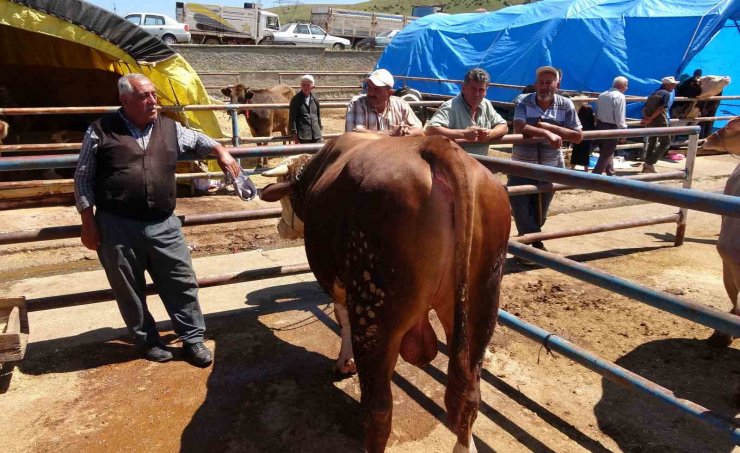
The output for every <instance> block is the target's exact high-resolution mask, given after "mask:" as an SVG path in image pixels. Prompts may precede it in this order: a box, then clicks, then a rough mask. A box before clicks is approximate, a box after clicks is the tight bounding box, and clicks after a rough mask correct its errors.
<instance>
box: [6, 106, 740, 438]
mask: <svg viewBox="0 0 740 453" xmlns="http://www.w3.org/2000/svg"><path fill="white" fill-rule="evenodd" d="M337 104H338V105H336V106H334V105H331V106H330V105H327V107H337V108H339V107H343V106H344V105H345V104H344V103H337ZM438 104H439V102H436V101H434V102H430V103H420V104H419V105H428V106H434V105H438ZM285 107H286V106H283V105H226V106H220V107H214V106H190V107H185V109H227V110H230V111H231V112H234V113H232V115H235V112H236V111H237V109H244V108H247V109H256V108H285ZM17 110H18V111H12V110H11V109H6V112H5V113H15V114H20V113H24V114H33V113H35V112H34V111H31V110H30V109H26V110H23V109H17ZM92 111H94V112H95V113H101V112H104V111H110V110H105V109H102V108H96V109H93V110H89V109H86V110H84V112H87V113H89V112H92ZM0 113H3V112H0ZM68 113H82V111H81V110H77V111H72V110H70V111H68ZM666 132H669V133H672V134H684V135H689V142H688V143H689V146H688V152H687V160H686V168H685V169H684V170H683V171H676V172H671V173H660V174H656V175H636V176H631V177H626V178H619V179H614V178H609V177H605V176H600V175H590V174H582V173H578V172H573V171H568V170H559V169H551V168H541V167H538V166H528V165H525V164H517V163H513V162H509V161H506V160H503V159H496V158H487V157H483V158H479V160H480V161H481V162H482V163H483V164H484V165H486V166H487V167H489V168H491V169H492V170H493V171H501V172H504V173H511V174H516V175H519V176H527V177H532V178H534V179H538V180H543V181H550V184H542V185H540V186H520V187H517V188H516V189H515V190H511V193H510V196H517V195H519V194H524V193H536V192H543V191H552V190H564V189H567V188H573V187H579V188H585V189H589V190H596V191H603V192H607V193H616V194H620V195H626V196H629V197H633V198H637V199H642V200H648V201H654V202H660V203H665V204H669V205H673V206H678V207H680V211H679V212H678V213H677V214H672V215H667V216H661V217H651V218H642V219H635V220H629V221H624V222H620V223H613V224H601V225H593V226H588V227H582V228H579V229H576V230H570V231H550V232H547V233H541V234H539V235H528V236H525V237H521V238H516V239H515V240H511V241H510V243H509V252H510V253H511V254H513V255H514V256H520V257H523V258H526V259H529V260H532V261H534V262H536V263H538V264H540V265H542V266H545V267H550V268H553V269H555V270H556V271H558V272H562V273H565V274H567V275H570V276H572V277H575V278H578V279H581V280H584V281H587V282H589V283H591V284H594V285H597V286H601V287H603V288H607V289H608V290H610V291H613V292H615V293H619V294H622V295H625V296H627V297H630V298H633V299H635V300H638V301H641V302H644V303H647V304H651V305H654V306H657V307H659V308H661V309H663V310H666V311H668V312H670V313H672V314H675V315H677V316H682V317H684V318H687V319H690V320H692V321H695V322H698V323H701V324H703V325H706V326H709V327H712V328H716V329H719V330H722V331H725V332H728V333H730V334H732V335H735V336H740V321H738V319H737V317H733V316H731V315H728V314H727V313H723V312H720V311H717V310H714V309H711V308H707V307H705V306H703V305H700V304H697V303H693V302H690V301H686V300H683V299H682V298H678V297H675V296H673V295H671V294H666V293H662V292H660V291H655V290H652V289H650V288H648V287H645V286H642V285H637V284H634V283H632V282H629V281H625V280H623V279H620V278H618V277H615V276H614V275H610V274H607V273H604V272H600V271H598V270H595V269H593V268H590V267H589V266H586V265H583V264H580V263H577V262H575V261H572V260H568V259H564V258H561V257H558V256H557V255H555V254H552V253H548V252H542V251H539V250H536V249H534V248H532V247H528V246H526V245H523V244H524V243H528V242H534V241H538V240H543V239H552V238H558V237H569V236H576V235H582V234H589V233H594V232H603V231H615V230H619V229H625V228H632V227H637V226H645V225H653V224H660V223H676V224H677V232H676V235H675V237H676V240H675V245H681V243H682V241H683V234H684V233H683V232H684V230H685V227H686V221H687V214H688V209H692V210H697V211H705V212H711V213H714V214H721V215H732V216H738V215H740V201H739V200H738V199H736V198H732V197H727V196H723V195H716V194H709V193H701V192H697V191H692V190H690V188H691V181H692V171H693V164H694V159H695V156H696V151H697V144H698V135H697V134H698V127H696V126H684V127H672V128H668V129H665V128H662V129H659V130H655V129H641V130H635V129H632V130H626V131H608V132H606V131H598V132H597V131H593V132H585V133H584V139H587V140H588V139H597V138H619V137H646V136H650V135H657V134H665V133H666ZM234 137H235V138H236V139H232V140H233V142H234V144H237V145H238V144H239V140H238V137H239V134H238V129H236V128H235V130H234ZM526 140H531V139H524V138H523V137H521V136H516V135H509V136H506V137H505V138H504V139H503V140H502V141H501V143H503V144H513V143H521V142H523V141H526ZM21 146H22V145H21ZM26 146H28V145H26ZM31 146H33V145H31ZM53 146H59V145H50V147H49V148H46V149H43V150H44V151H46V150H51V149H59V148H53ZM75 146H77V149H79V144H67V145H64V147H66V149H75ZM320 146H321V145H295V146H294V145H288V146H285V145H283V146H270V147H268V148H264V147H261V148H257V147H240V146H237V147H233V148H230V150H231V151H232V153H233V155H234V156H236V157H243V158H247V157H250V158H251V157H275V156H287V155H292V154H296V153H313V152H316V151H317V150H318V149H319V148H320ZM19 149H23V148H19ZM76 159H77V156H75V155H63V156H30V157H29V156H24V157H16V158H13V157H2V158H0V171H13V170H29V169H49V168H71V167H74V166H75V164H76ZM189 159H192V157H189ZM661 180H682V181H683V187H684V188H683V189H669V188H664V187H660V186H655V185H653V184H649V182H650V181H661ZM278 216H279V210H277V209H266V210H261V211H259V212H258V211H242V212H232V213H211V214H203V215H200V216H198V215H196V216H185V217H184V218H183V223H184V225H191V224H209V223H217V222H232V221H241V220H248V219H258V218H259V219H264V218H273V217H278ZM78 235H79V226H67V227H47V228H44V229H42V230H36V231H19V232H11V233H2V234H0V244H12V243H20V242H29V241H44V240H50V239H59V238H69V237H76V236H78ZM309 271H310V269H309V268H308V266H307V265H306V264H305V263H298V264H289V265H281V266H276V267H272V268H264V269H260V270H258V271H253V272H247V273H232V274H225V275H220V276H216V277H209V278H207V279H202V280H201V281H199V283H200V284H201V286H202V287H208V286H212V285H221V284H230V283H235V282H240V281H248V280H253V279H263V278H271V277H274V276H276V275H291V274H296V273H306V272H309ZM148 290H150V288H149V289H148ZM110 299H111V294H110V292H108V291H98V292H95V293H76V294H70V295H68V296H63V297H60V296H54V297H46V298H35V299H28V300H26V307H27V309H28V310H29V311H38V310H46V309H51V308H60V307H65V306H72V305H80V304H87V303H92V302H100V301H104V300H110ZM499 319H500V321H499V322H500V323H501V324H502V325H505V326H507V327H510V328H512V329H513V330H515V331H517V332H519V333H521V334H522V335H524V336H526V337H528V338H530V339H533V340H535V341H537V342H540V343H542V344H543V345H544V346H545V347H547V348H548V349H551V350H554V351H559V352H561V353H563V354H564V355H566V356H568V357H569V358H571V359H572V360H574V361H576V362H577V363H579V364H581V365H584V366H586V367H587V368H589V369H591V370H593V371H596V372H597V373H599V374H601V375H602V376H605V377H606V378H607V379H610V380H612V381H614V382H617V383H619V384H620V385H623V386H625V387H627V388H629V389H630V390H636V391H641V392H644V393H647V394H649V395H651V396H655V397H657V398H659V399H660V400H661V401H663V402H665V403H668V404H670V405H673V406H675V407H677V408H679V409H681V410H682V411H684V412H686V413H688V414H690V415H692V416H694V417H696V418H698V419H699V420H701V421H703V422H705V423H707V424H709V425H711V426H713V427H715V428H718V429H720V430H722V431H724V432H725V433H726V434H728V435H729V437H730V438H731V439H732V442H733V443H735V444H737V445H740V430H738V428H737V427H736V426H735V424H734V422H733V421H731V420H727V419H724V418H721V417H718V416H716V415H714V414H713V413H712V412H711V411H710V410H709V409H707V408H704V407H702V406H700V405H697V404H695V403H692V402H690V401H686V400H683V399H681V398H677V397H675V396H674V395H673V394H672V392H671V391H670V390H668V389H665V388H663V387H661V386H660V385H657V384H655V383H653V382H650V381H648V380H646V379H644V378H641V377H640V376H639V375H637V374H635V373H632V372H629V371H627V370H626V369H624V368H622V367H619V366H618V365H615V364H614V363H611V362H608V361H605V360H602V359H600V358H599V357H597V356H595V355H594V354H591V353H589V352H588V351H586V350H583V349H581V348H578V347H577V346H575V345H573V344H572V343H570V342H568V341H567V340H564V339H562V338H560V337H558V336H556V335H553V334H551V333H549V332H547V331H545V330H543V329H541V328H538V327H536V326H533V325H530V324H529V323H526V322H524V321H522V320H520V319H518V318H517V317H516V316H514V315H512V314H510V313H507V312H506V311H503V310H502V311H501V312H500V318H499Z"/></svg>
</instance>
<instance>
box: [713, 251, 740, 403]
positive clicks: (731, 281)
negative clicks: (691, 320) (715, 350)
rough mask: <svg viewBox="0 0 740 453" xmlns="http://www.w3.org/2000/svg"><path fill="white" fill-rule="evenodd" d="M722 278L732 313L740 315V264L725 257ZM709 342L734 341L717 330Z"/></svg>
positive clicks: (726, 342) (719, 344)
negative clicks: (739, 303)
mask: <svg viewBox="0 0 740 453" xmlns="http://www.w3.org/2000/svg"><path fill="white" fill-rule="evenodd" d="M722 280H723V281H724V284H725V290H726V291H727V295H728V296H729V297H730V301H731V302H732V309H731V310H730V313H731V314H734V315H736V316H740V306H738V302H739V300H738V299H739V298H740V294H739V293H740V266H738V265H737V264H736V263H728V262H727V260H726V259H723V262H722ZM707 342H708V343H709V344H710V345H712V346H717V347H727V346H729V345H730V344H731V343H732V336H731V335H729V334H727V333H725V332H720V331H719V330H715V331H714V333H713V334H712V336H711V337H709V338H708V339H707ZM739 398H740V396H739Z"/></svg>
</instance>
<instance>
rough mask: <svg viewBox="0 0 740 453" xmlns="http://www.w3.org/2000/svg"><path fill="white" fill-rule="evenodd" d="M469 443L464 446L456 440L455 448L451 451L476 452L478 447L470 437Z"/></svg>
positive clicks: (458, 452) (461, 452) (453, 452)
mask: <svg viewBox="0 0 740 453" xmlns="http://www.w3.org/2000/svg"><path fill="white" fill-rule="evenodd" d="M469 443H470V446H468V447H466V446H464V445H463V444H461V443H460V441H459V440H458V441H457V442H456V443H455V448H453V449H452V453H478V449H477V448H475V442H473V439H472V437H471V439H470V440H469Z"/></svg>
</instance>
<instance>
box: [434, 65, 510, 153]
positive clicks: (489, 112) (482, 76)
mask: <svg viewBox="0 0 740 453" xmlns="http://www.w3.org/2000/svg"><path fill="white" fill-rule="evenodd" d="M488 82H490V76H489V75H488V72H486V70H484V69H481V68H473V69H471V70H469V71H468V72H467V73H466V74H465V78H464V79H463V84H462V90H460V94H458V95H457V96H455V97H454V98H452V99H450V100H449V101H445V103H444V104H442V105H441V106H440V107H439V109H437V112H436V113H435V114H434V116H433V117H432V119H431V120H429V122H428V123H427V125H426V129H425V130H426V134H427V135H443V136H445V137H448V138H451V139H453V140H455V139H464V140H465V141H466V143H461V144H460V146H462V148H463V149H464V150H465V151H467V152H469V153H471V154H478V155H481V156H487V155H488V146H489V144H490V142H492V141H493V140H497V139H499V138H501V137H503V136H504V135H506V133H507V132H509V126H507V125H506V120H504V119H503V118H502V117H501V115H499V113H498V112H497V111H496V109H494V108H493V104H491V101H489V100H488V99H486V93H487V92H488Z"/></svg>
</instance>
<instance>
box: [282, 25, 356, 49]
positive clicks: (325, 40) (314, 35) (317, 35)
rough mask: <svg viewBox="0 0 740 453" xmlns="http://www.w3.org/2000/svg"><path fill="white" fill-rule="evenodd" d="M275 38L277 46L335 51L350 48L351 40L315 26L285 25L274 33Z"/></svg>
mask: <svg viewBox="0 0 740 453" xmlns="http://www.w3.org/2000/svg"><path fill="white" fill-rule="evenodd" d="M273 38H274V40H275V44H288V45H294V46H320V47H326V48H330V49H334V50H343V49H345V48H347V47H349V46H350V42H349V40H347V39H344V38H338V37H336V36H332V35H330V34H329V33H327V32H326V31H324V29H323V28H321V27H319V26H318V25H313V24H297V23H290V24H286V25H283V28H281V29H280V30H279V31H276V32H275V33H273Z"/></svg>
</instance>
